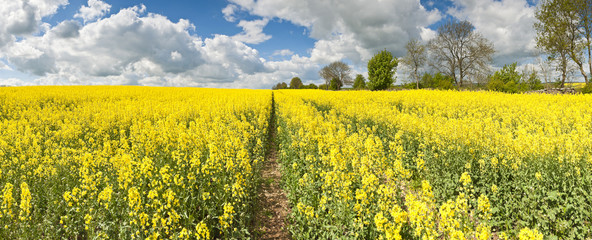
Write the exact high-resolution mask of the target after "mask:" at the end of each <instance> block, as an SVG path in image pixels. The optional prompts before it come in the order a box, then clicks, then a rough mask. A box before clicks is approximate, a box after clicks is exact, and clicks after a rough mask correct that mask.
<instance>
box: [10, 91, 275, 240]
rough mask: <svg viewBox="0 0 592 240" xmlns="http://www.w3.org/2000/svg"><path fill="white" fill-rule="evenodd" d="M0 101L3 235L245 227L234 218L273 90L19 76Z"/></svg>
mask: <svg viewBox="0 0 592 240" xmlns="http://www.w3.org/2000/svg"><path fill="white" fill-rule="evenodd" d="M0 106H2V107H0V129H3V130H2V133H1V134H0V165H2V170H1V172H0V186H1V187H2V188H1V189H0V190H2V191H1V192H0V194H1V196H0V226H2V227H3V231H0V238H2V239H14V238H18V236H28V237H30V238H50V239H54V238H56V239H57V238H123V239H129V238H136V239H146V238H161V239H163V238H176V237H186V236H187V237H189V236H190V235H191V236H190V237H189V238H195V237H198V238H200V239H211V238H212V237H213V236H216V237H217V238H227V237H235V238H242V237H245V236H248V228H249V225H248V224H247V223H245V221H237V220H236V218H237V217H238V216H244V215H241V214H244V213H250V212H252V211H250V208H251V206H252V201H254V199H255V198H254V196H255V194H256V192H255V191H256V184H254V183H255V181H256V179H257V178H256V177H257V176H256V174H257V171H258V169H260V167H259V165H260V163H261V162H262V159H263V157H264V155H265V150H266V146H265V144H264V143H266V142H267V136H268V135H267V133H268V130H269V129H268V128H269V126H270V125H269V123H270V118H271V116H270V112H271V107H272V92H271V91H261V90H230V89H229V90H223V89H198V88H149V87H122V86H117V87H116V86H60V87H57V86H56V87H51V86H46V87H45V86H44V87H18V88H1V89H0ZM230 192H232V193H230ZM205 193H207V194H205ZM219 201H220V202H229V203H232V207H233V209H232V211H230V210H229V208H228V207H226V208H224V206H222V205H221V204H219ZM37 203H43V204H40V205H36V204H37ZM41 216H42V217H41ZM220 216H224V219H225V220H224V221H222V222H223V223H224V224H221V223H220V222H218V219H217V218H218V217H220ZM31 226H35V227H31ZM123 229H125V230H123ZM183 229H185V230H183ZM228 229H230V230H228ZM193 230H196V231H193Z"/></svg>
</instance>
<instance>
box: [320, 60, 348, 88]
mask: <svg viewBox="0 0 592 240" xmlns="http://www.w3.org/2000/svg"><path fill="white" fill-rule="evenodd" d="M350 74H351V68H350V67H349V65H347V64H346V63H344V62H342V61H337V62H332V63H331V64H329V65H327V66H325V67H323V68H322V69H321V71H319V75H321V77H322V78H323V79H325V84H326V85H327V86H329V85H330V84H331V80H332V79H333V78H335V79H337V80H338V81H339V83H338V85H339V88H341V87H342V86H343V85H352V84H353V83H354V80H353V79H352V77H351V75H350Z"/></svg>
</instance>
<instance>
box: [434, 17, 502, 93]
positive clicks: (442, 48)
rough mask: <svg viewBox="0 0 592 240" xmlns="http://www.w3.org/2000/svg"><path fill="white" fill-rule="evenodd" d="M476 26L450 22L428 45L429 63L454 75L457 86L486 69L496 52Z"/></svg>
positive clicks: (464, 22) (445, 24)
mask: <svg viewBox="0 0 592 240" xmlns="http://www.w3.org/2000/svg"><path fill="white" fill-rule="evenodd" d="M473 29H474V27H473V24H471V23H470V22H468V21H460V22H459V21H449V22H447V23H444V24H443V25H442V26H440V27H439V28H438V35H437V36H436V38H435V39H433V40H431V41H430V43H429V44H428V48H429V50H430V57H431V60H432V61H430V66H431V67H433V68H434V69H436V70H438V71H440V72H442V73H445V74H448V75H450V76H452V77H453V78H454V81H455V82H456V84H457V86H458V87H462V85H463V81H464V79H465V77H467V76H469V75H470V74H479V73H481V74H482V73H483V71H487V69H489V63H490V62H491V59H492V55H493V53H494V52H495V50H494V48H493V43H491V42H490V41H489V40H487V39H486V38H484V37H483V36H481V34H479V33H476V32H474V31H473Z"/></svg>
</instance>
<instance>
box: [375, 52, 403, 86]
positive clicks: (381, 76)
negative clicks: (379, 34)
mask: <svg viewBox="0 0 592 240" xmlns="http://www.w3.org/2000/svg"><path fill="white" fill-rule="evenodd" d="M398 64H399V62H398V61H397V58H395V57H393V55H392V54H391V52H389V51H387V50H382V51H380V52H379V53H377V54H376V55H374V57H372V59H370V61H369V62H368V88H369V89H370V90H373V91H374V90H384V89H387V88H388V87H390V86H391V85H392V84H393V82H394V78H393V76H394V75H395V71H396V70H397V65H398Z"/></svg>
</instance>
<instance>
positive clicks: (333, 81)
mask: <svg viewBox="0 0 592 240" xmlns="http://www.w3.org/2000/svg"><path fill="white" fill-rule="evenodd" d="M339 85H340V81H339V79H338V78H333V79H331V82H330V83H329V90H333V91H336V90H339V89H341V86H339Z"/></svg>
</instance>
